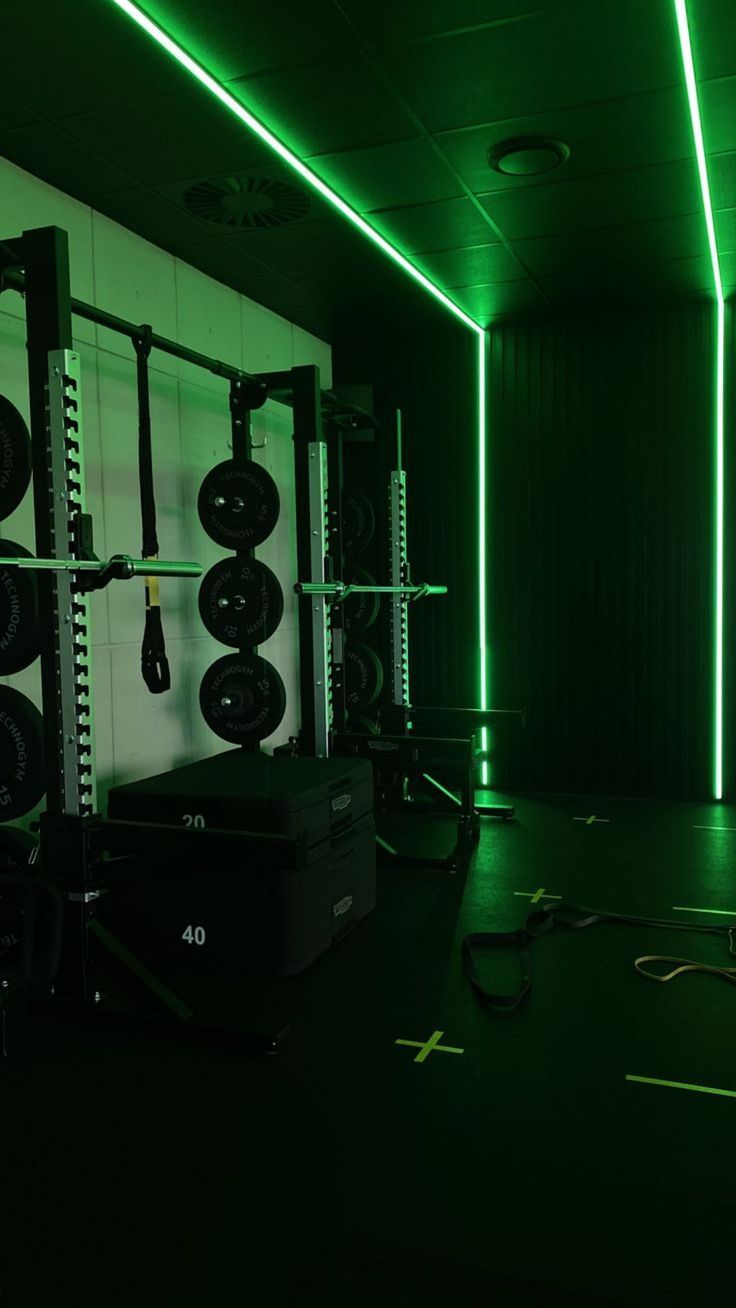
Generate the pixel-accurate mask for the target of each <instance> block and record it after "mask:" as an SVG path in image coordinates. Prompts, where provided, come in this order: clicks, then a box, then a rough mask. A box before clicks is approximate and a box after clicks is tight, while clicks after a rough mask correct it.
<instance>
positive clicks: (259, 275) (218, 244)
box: [166, 236, 274, 295]
mask: <svg viewBox="0 0 736 1308" xmlns="http://www.w3.org/2000/svg"><path fill="white" fill-rule="evenodd" d="M166 248H167V250H169V252H170V253H171V254H174V255H176V257H177V259H183V260H184V262H185V263H188V264H191V266H192V267H193V268H199V269H200V271H201V272H205V273H207V274H208V275H209V276H210V277H214V278H215V280H216V281H218V282H224V284H225V285H226V286H232V287H233V288H234V289H235V290H237V291H241V292H242V293H243V294H244V295H248V294H250V289H251V288H252V287H254V286H256V285H257V284H258V283H259V282H263V281H265V280H267V279H268V280H271V279H272V278H273V276H274V274H273V273H272V271H271V269H270V268H265V267H264V266H263V264H260V263H258V262H257V261H256V260H255V259H250V258H249V257H248V255H247V254H244V253H243V252H242V251H241V250H238V249H236V248H235V246H233V245H231V244H230V242H229V241H226V240H225V239H224V238H222V237H212V236H206V237H204V238H201V237H200V238H198V239H196V240H184V241H176V240H170V241H168V242H167V244H166Z"/></svg>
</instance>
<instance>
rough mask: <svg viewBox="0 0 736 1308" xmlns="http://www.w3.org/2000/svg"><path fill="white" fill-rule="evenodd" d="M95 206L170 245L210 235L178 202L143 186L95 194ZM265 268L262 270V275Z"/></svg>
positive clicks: (166, 247) (132, 227)
mask: <svg viewBox="0 0 736 1308" xmlns="http://www.w3.org/2000/svg"><path fill="white" fill-rule="evenodd" d="M94 207H95V209H96V210H97V211H98V212H99V213H104V214H106V215H107V217H108V218H113V219H114V220H115V222H118V223H122V225H123V227H128V228H130V230H131V231H132V232H145V233H146V240H148V241H153V242H154V244H155V245H161V246H163V248H164V249H166V250H168V249H169V248H170V245H171V242H172V241H185V240H187V239H192V238H195V239H196V238H197V237H199V238H202V237H206V236H207V235H208V229H207V228H205V227H204V226H203V225H202V223H199V222H197V219H196V218H193V217H192V216H191V214H188V213H186V212H185V211H184V210H183V209H181V208H180V207H179V206H178V205H176V204H172V203H171V201H170V200H166V199H164V197H163V196H162V195H158V194H157V193H156V192H155V191H149V190H146V189H144V188H143V187H139V188H137V189H135V190H130V191H115V192H113V194H112V195H98V196H95V206H94ZM262 272H263V270H261V275H262Z"/></svg>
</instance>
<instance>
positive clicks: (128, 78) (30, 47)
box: [0, 0, 191, 118]
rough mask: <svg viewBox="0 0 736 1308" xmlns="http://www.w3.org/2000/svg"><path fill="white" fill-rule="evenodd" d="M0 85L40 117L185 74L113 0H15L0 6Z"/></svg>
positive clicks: (132, 93)
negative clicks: (70, 1)
mask: <svg viewBox="0 0 736 1308" xmlns="http://www.w3.org/2000/svg"><path fill="white" fill-rule="evenodd" d="M0 59H1V63H0V69H1V72H2V88H3V93H4V94H6V95H11V96H17V97H18V99H20V100H23V101H25V102H26V103H28V104H29V105H30V106H31V108H33V109H37V110H38V112H39V113H41V114H44V115H45V116H46V117H47V118H62V117H65V116H66V115H67V114H78V113H84V112H86V111H89V110H100V109H104V108H106V107H109V106H111V105H122V104H129V103H131V102H132V101H134V100H145V99H151V98H154V97H157V96H162V95H167V94H174V93H175V92H177V91H182V90H184V89H186V87H187V86H188V85H189V83H190V80H191V79H190V77H189V74H188V73H186V72H185V71H184V69H183V68H181V67H180V66H179V65H178V64H176V63H175V62H174V61H173V59H171V58H170V57H169V56H168V55H166V54H165V53H164V52H163V51H162V50H161V49H160V47H158V46H156V45H154V43H153V42H152V41H151V40H149V39H147V38H146V37H145V36H144V35H143V33H142V32H141V31H140V29H139V28H138V27H136V26H135V24H134V23H132V22H131V20H130V19H129V18H126V16H125V15H124V14H123V13H122V11H121V10H120V9H117V8H116V7H115V6H114V5H112V4H100V3H99V0H74V5H73V8H71V9H70V7H69V6H68V5H66V4H58V3H51V2H49V0H31V2H29V0H19V2H18V3H17V4H13V5H11V6H9V7H8V8H7V9H4V10H3V42H2V55H1V56H0Z"/></svg>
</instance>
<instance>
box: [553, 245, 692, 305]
mask: <svg viewBox="0 0 736 1308" xmlns="http://www.w3.org/2000/svg"><path fill="white" fill-rule="evenodd" d="M539 280H540V283H541V285H542V287H543V289H544V291H545V293H546V294H547V295H548V296H549V298H550V301H551V302H552V304H553V305H555V306H559V307H564V306H566V305H569V304H576V303H595V304H597V305H599V306H600V304H601V302H602V300H605V301H606V302H607V303H610V304H615V303H617V302H620V303H627V304H642V303H646V302H647V301H648V300H650V299H651V298H652V297H656V298H657V299H662V298H673V297H677V296H681V295H693V294H695V295H699V296H703V297H708V296H709V295H710V293H711V291H712V286H713V277H712V273H711V267H710V260H709V258H708V257H707V256H702V257H698V258H692V259H663V260H659V261H655V262H653V263H651V264H649V265H648V266H647V267H646V268H644V267H640V268H638V269H636V270H633V271H632V272H631V274H630V275H629V276H627V277H621V276H620V275H619V273H618V270H617V269H616V267H615V266H614V265H611V264H609V263H606V264H601V265H599V267H598V268H596V269H595V271H591V272H589V273H588V274H587V276H585V277H579V278H577V279H575V278H572V277H570V276H569V275H567V274H554V275H552V276H544V277H540V279H539Z"/></svg>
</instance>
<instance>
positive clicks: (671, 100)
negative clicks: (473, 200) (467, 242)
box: [435, 87, 693, 193]
mask: <svg viewBox="0 0 736 1308" xmlns="http://www.w3.org/2000/svg"><path fill="white" fill-rule="evenodd" d="M520 136H551V137H554V138H555V139H556V140H561V141H564V142H565V144H566V145H567V146H569V148H570V152H571V153H570V158H569V159H568V160H567V162H566V163H565V164H564V165H563V167H562V168H561V169H560V171H559V172H557V173H556V174H555V179H559V180H561V181H563V180H564V181H571V180H573V179H574V178H576V177H585V176H588V175H590V174H595V173H600V172H602V171H604V170H605V171H607V172H608V171H613V170H616V169H622V168H637V167H641V166H642V165H645V164H652V163H662V162H665V161H667V160H670V159H681V158H683V157H685V156H689V155H691V154H692V150H693V147H692V133H691V130H690V117H689V114H688V108H687V98H686V96H685V94H684V91H683V89H682V88H681V87H669V88H667V89H666V90H662V91H655V92H652V93H650V94H646V95H641V96H630V97H628V98H626V99H623V100H606V101H602V102H600V103H599V104H591V105H586V106H585V107H584V108H576V109H557V110H550V111H549V112H547V113H543V114H535V115H533V116H531V117H528V118H510V119H506V120H505V121H504V122H500V123H485V124H483V125H482V126H480V127H471V128H465V129H463V130H461V131H454V132H439V133H437V135H436V136H435V141H436V142H437V145H438V146H439V147H440V149H441V150H442V151H443V153H444V154H445V155H446V156H447V157H448V159H449V160H450V162H451V163H452V164H453V165H454V167H455V168H457V170H458V172H459V173H460V175H461V177H462V178H463V180H464V181H465V182H466V183H467V185H468V186H469V187H470V188H471V190H473V191H475V192H476V193H477V192H479V191H494V190H499V191H502V190H516V189H520V188H523V187H527V188H528V187H529V185H530V184H531V185H534V184H536V183H538V184H540V185H545V179H544V178H543V177H539V178H536V179H531V181H530V179H527V178H513V177H508V176H504V175H503V174H501V173H496V172H494V170H493V169H492V168H491V167H490V165H489V163H488V151H489V150H490V148H491V147H492V146H494V145H497V144H498V143H499V142H500V141H505V140H509V139H512V138H514V137H520ZM548 180H552V179H548Z"/></svg>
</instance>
